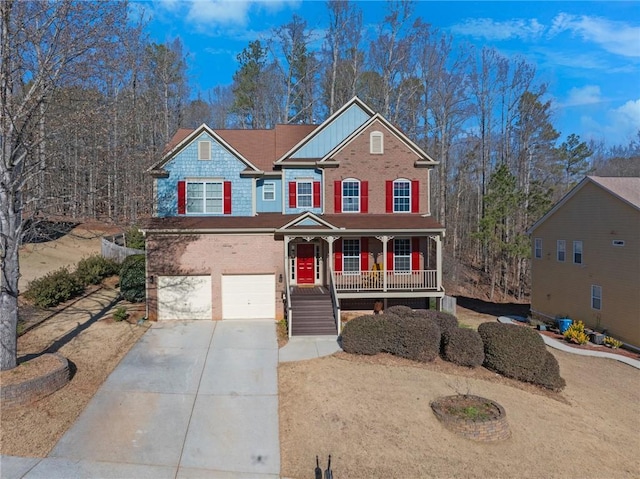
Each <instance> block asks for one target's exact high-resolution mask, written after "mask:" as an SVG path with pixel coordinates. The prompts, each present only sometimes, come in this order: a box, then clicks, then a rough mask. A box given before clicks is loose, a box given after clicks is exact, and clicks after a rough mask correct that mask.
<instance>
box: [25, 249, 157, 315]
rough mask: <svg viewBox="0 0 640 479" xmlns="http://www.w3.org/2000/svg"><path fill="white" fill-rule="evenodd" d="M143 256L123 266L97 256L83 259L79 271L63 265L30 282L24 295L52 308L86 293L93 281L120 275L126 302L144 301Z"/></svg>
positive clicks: (133, 257) (98, 281) (34, 301)
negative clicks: (70, 269) (71, 270)
mask: <svg viewBox="0 0 640 479" xmlns="http://www.w3.org/2000/svg"><path fill="white" fill-rule="evenodd" d="M144 261H145V258H144V255H134V256H129V257H128V258H126V259H125V261H124V262H123V263H122V265H119V264H118V263H116V262H115V261H112V260H110V259H106V258H103V257H102V256H99V255H95V256H90V257H88V258H84V259H82V260H80V262H79V263H78V265H77V267H76V270H75V271H73V272H70V271H69V270H68V269H67V268H60V269H58V270H56V271H53V272H51V273H49V274H47V275H45V276H43V277H41V278H38V279H35V280H33V281H31V282H30V283H29V287H28V289H27V291H26V292H25V294H24V297H25V298H26V299H27V300H29V301H31V302H32V303H33V304H35V305H36V306H38V307H41V308H50V307H53V306H57V305H58V304H60V303H63V302H65V301H68V300H70V299H72V298H75V297H76V296H79V295H81V294H82V293H84V290H85V288H86V287H87V286H88V285H91V284H99V283H100V282H101V281H102V280H103V279H105V278H108V277H110V276H114V275H117V274H120V293H121V294H122V296H123V297H124V298H125V299H126V300H127V301H132V302H135V301H142V300H144V276H145V271H144Z"/></svg>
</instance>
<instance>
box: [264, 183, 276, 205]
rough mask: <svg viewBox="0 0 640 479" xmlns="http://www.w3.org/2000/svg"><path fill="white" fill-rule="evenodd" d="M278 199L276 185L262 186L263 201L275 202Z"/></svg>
mask: <svg viewBox="0 0 640 479" xmlns="http://www.w3.org/2000/svg"><path fill="white" fill-rule="evenodd" d="M275 199H276V184H275V183H273V182H271V181H270V182H266V183H264V184H263V185H262V201H275Z"/></svg>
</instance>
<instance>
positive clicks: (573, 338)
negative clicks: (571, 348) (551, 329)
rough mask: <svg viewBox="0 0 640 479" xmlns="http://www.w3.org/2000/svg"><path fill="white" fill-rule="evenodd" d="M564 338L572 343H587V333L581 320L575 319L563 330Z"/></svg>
mask: <svg viewBox="0 0 640 479" xmlns="http://www.w3.org/2000/svg"><path fill="white" fill-rule="evenodd" d="M564 339H566V340H567V341H570V342H572V343H577V344H587V343H588V342H589V335H588V334H587V333H585V332H584V323H583V322H582V321H576V322H575V323H572V324H571V326H569V328H568V329H567V330H566V331H565V332H564Z"/></svg>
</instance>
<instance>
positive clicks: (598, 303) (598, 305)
mask: <svg viewBox="0 0 640 479" xmlns="http://www.w3.org/2000/svg"><path fill="white" fill-rule="evenodd" d="M591 307H592V308H593V309H597V310H600V309H602V286H598V285H597V284H592V285H591Z"/></svg>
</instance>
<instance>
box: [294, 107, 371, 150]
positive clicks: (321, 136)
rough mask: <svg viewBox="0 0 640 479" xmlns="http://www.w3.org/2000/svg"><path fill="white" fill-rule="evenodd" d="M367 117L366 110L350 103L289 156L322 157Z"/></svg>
mask: <svg viewBox="0 0 640 479" xmlns="http://www.w3.org/2000/svg"><path fill="white" fill-rule="evenodd" d="M368 119H369V114H368V113H367V112H365V111H364V110H363V109H362V108H360V107H359V106H358V105H351V107H349V108H347V110H345V111H344V112H342V114H341V115H339V116H338V117H337V118H334V119H333V121H332V122H331V123H330V124H329V125H327V126H326V127H325V128H324V129H323V130H322V131H321V132H320V133H318V135H317V136H316V137H315V138H313V139H312V140H311V141H310V142H309V143H307V144H306V145H304V146H303V147H302V148H300V150H298V151H297V152H295V153H294V154H293V155H292V156H291V157H292V158H322V157H324V155H326V154H327V153H329V152H330V151H331V150H333V149H334V148H335V147H336V146H337V145H338V144H340V143H341V142H342V140H344V139H345V138H346V137H347V136H349V135H350V134H351V133H352V132H353V131H354V130H356V129H357V128H358V127H360V126H361V125H363V124H364V123H365V122H366V121H367V120H368Z"/></svg>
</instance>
